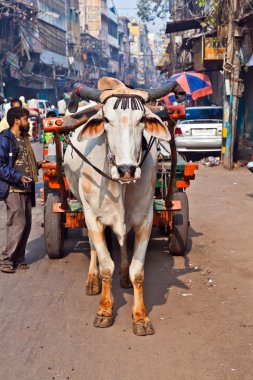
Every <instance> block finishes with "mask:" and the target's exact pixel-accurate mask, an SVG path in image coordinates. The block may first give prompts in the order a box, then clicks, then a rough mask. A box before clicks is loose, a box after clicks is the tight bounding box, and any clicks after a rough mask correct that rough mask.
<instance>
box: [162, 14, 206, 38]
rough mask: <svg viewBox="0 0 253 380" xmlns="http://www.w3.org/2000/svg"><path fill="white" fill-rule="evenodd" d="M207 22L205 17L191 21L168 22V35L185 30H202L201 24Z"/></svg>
mask: <svg viewBox="0 0 253 380" xmlns="http://www.w3.org/2000/svg"><path fill="white" fill-rule="evenodd" d="M204 20H205V17H197V18H195V19H190V20H179V21H173V22H167V25H166V31H165V33H166V34H170V33H177V32H183V31H185V30H191V29H200V28H201V22H202V21H204Z"/></svg>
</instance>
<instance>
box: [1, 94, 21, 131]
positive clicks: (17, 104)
mask: <svg viewBox="0 0 253 380" xmlns="http://www.w3.org/2000/svg"><path fill="white" fill-rule="evenodd" d="M15 107H16V108H21V107H22V102H21V100H19V99H12V100H11V102H10V108H15ZM7 113H8V111H7ZM7 113H6V116H5V117H4V118H3V119H2V120H1V122H0V133H1V132H3V131H4V130H5V129H7V128H9V124H8V121H7Z"/></svg>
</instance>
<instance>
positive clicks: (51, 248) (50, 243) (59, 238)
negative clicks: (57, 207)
mask: <svg viewBox="0 0 253 380" xmlns="http://www.w3.org/2000/svg"><path fill="white" fill-rule="evenodd" d="M59 202H60V197H59V196H58V195H54V194H52V193H49V194H48V196H47V201H46V203H45V207H44V234H45V248H46V253H47V255H48V256H49V257H50V259H60V258H61V257H62V256H63V246H64V226H63V217H62V214H61V213H58V212H53V211H52V208H53V205H54V204H55V203H59Z"/></svg>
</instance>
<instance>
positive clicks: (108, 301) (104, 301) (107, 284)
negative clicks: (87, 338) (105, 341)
mask: <svg viewBox="0 0 253 380" xmlns="http://www.w3.org/2000/svg"><path fill="white" fill-rule="evenodd" d="M88 227H89V236H90V239H91V240H92V243H93V245H94V247H95V250H96V252H97V255H98V261H99V270H100V276H101V279H102V293H101V298H100V303H99V307H98V311H97V315H96V317H95V320H94V323H93V324H94V326H95V327H109V326H111V325H112V324H113V322H114V319H113V315H112V307H113V297H112V294H111V282H112V275H113V271H114V263H113V261H112V259H111V256H110V253H109V251H108V249H107V245H106V240H105V235H104V228H103V226H102V225H101V224H100V223H98V222H97V221H96V223H92V225H89V226H88Z"/></svg>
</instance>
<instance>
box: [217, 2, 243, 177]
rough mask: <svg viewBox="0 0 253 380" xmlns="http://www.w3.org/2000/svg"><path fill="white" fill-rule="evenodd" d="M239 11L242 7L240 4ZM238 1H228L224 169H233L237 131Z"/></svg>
mask: <svg viewBox="0 0 253 380" xmlns="http://www.w3.org/2000/svg"><path fill="white" fill-rule="evenodd" d="M240 9H241V10H242V9H243V5H242V4H240ZM239 13H240V11H239V3H238V0H230V5H229V18H228V37H227V52H226V62H225V64H224V81H225V83H224V89H225V90H224V118H223V130H222V137H223V139H222V151H221V153H222V155H221V158H222V161H223V164H224V167H225V168H227V169H229V170H231V169H232V168H233V159H234V147H235V138H236V129H237V118H238V105H239V98H240V97H241V93H242V83H241V80H240V51H239V49H240V37H239V35H238V34H237V33H236V31H237V26H236V19H237V18H238V16H239Z"/></svg>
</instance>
